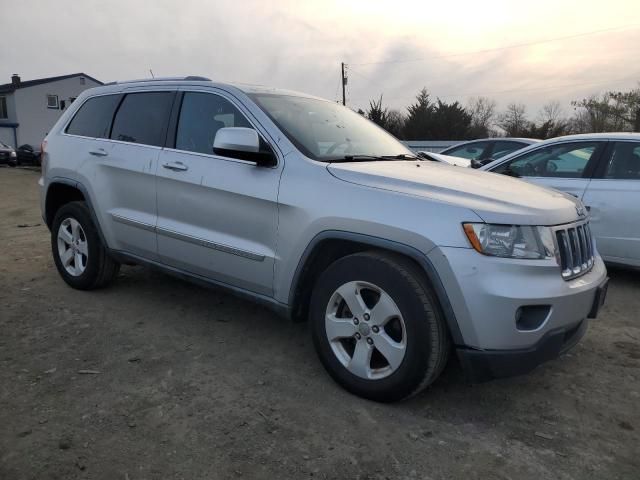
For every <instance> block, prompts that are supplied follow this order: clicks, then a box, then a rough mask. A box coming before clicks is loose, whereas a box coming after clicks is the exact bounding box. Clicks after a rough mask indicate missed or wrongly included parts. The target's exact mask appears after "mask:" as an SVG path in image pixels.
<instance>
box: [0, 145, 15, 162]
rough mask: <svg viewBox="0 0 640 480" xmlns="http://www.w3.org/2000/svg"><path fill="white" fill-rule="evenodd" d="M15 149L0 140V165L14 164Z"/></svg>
mask: <svg viewBox="0 0 640 480" xmlns="http://www.w3.org/2000/svg"><path fill="white" fill-rule="evenodd" d="M16 158H17V155H16V151H15V150H14V149H13V147H11V146H9V145H7V144H5V143H2V142H0V165H2V164H5V165H10V166H12V167H15V166H16Z"/></svg>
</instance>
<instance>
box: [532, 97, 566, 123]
mask: <svg viewBox="0 0 640 480" xmlns="http://www.w3.org/2000/svg"><path fill="white" fill-rule="evenodd" d="M538 121H539V122H540V123H546V122H550V123H553V124H558V123H560V122H563V121H566V120H565V113H564V109H563V108H562V106H561V105H560V102H558V101H557V100H550V101H549V102H547V103H545V104H544V105H543V106H542V108H541V109H540V111H539V112H538Z"/></svg>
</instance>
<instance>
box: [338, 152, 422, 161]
mask: <svg viewBox="0 0 640 480" xmlns="http://www.w3.org/2000/svg"><path fill="white" fill-rule="evenodd" d="M389 160H421V159H420V158H419V157H416V156H413V155H407V154H406V153H401V154H399V155H360V154H358V155H345V156H344V157H340V158H334V159H330V160H326V161H327V162H329V163H348V162H371V161H374V162H375V161H378V162H385V161H389Z"/></svg>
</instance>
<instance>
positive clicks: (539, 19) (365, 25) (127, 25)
mask: <svg viewBox="0 0 640 480" xmlns="http://www.w3.org/2000/svg"><path fill="white" fill-rule="evenodd" d="M0 31H2V33H3V41H2V42H0V83H4V82H9V81H10V76H11V74H13V73H17V74H19V75H20V76H21V78H22V79H23V80H29V79H33V78H40V77H48V76H55V75H64V74H68V73H76V72H84V73H86V74H88V75H91V76H93V77H95V78H98V79H99V80H101V81H104V82H108V81H112V80H124V79H132V78H145V77H149V76H150V72H149V70H150V69H152V70H153V73H154V74H155V75H156V76H176V75H204V76H207V77H209V78H212V79H215V80H219V81H232V82H240V83H252V84H261V85H269V86H274V87H281V88H287V89H292V90H299V91H303V92H306V93H311V94H313V95H317V96H320V97H324V98H328V99H332V100H337V99H340V98H341V90H340V63H341V62H345V63H346V64H347V75H348V84H347V104H348V105H349V106H351V107H352V108H355V109H357V108H363V109H366V107H367V106H368V104H369V101H370V100H371V99H374V98H378V97H379V96H380V95H382V96H383V104H384V105H386V106H388V107H391V108H398V109H401V110H403V109H405V108H406V106H407V105H409V104H410V103H411V102H412V100H413V99H414V97H415V95H416V94H417V92H418V91H419V90H420V89H421V88H423V87H426V88H427V89H428V90H429V92H430V94H431V96H432V97H434V98H436V97H439V98H442V100H445V101H454V100H457V101H460V102H461V103H463V104H466V103H467V102H468V101H469V99H470V98H471V97H473V96H477V95H483V96H488V97H491V98H493V99H495V100H496V101H497V102H498V108H499V109H500V108H504V107H505V106H506V105H507V104H508V103H509V102H521V103H524V104H525V105H526V106H527V108H528V112H529V114H530V116H534V115H535V112H537V110H539V108H540V107H541V106H542V105H543V104H545V103H547V102H548V101H551V100H557V101H560V102H561V104H562V105H563V106H564V107H565V109H566V110H567V112H569V111H570V109H571V107H570V101H571V100H574V99H580V98H583V97H585V96H587V95H589V94H591V93H598V92H601V91H606V90H624V89H630V88H633V87H635V86H637V85H638V82H639V81H640V61H638V60H639V58H640V0H607V1H606V2H604V1H602V0H581V1H570V0H536V1H528V2H523V1H521V0H511V1H502V0H484V1H479V0H475V1H463V0H449V1H446V2H430V1H426V0H421V1H408V0H407V1H404V0H393V1H387V0H350V1H347V0H343V1H333V0H323V1H314V0H299V1H289V0H278V1H276V0H274V1H270V0H233V1H227V0H179V1H176V0H147V1H138V0H126V1H123V0H100V1H97V0H75V1H69V0H44V1H36V0H20V1H19V2H16V1H15V0H0Z"/></svg>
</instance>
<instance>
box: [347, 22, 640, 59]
mask: <svg viewBox="0 0 640 480" xmlns="http://www.w3.org/2000/svg"><path fill="white" fill-rule="evenodd" d="M638 26H640V24H637V23H635V24H630V25H624V26H619V27H612V28H605V29H601V30H592V31H590V32H583V33H576V34H574V35H565V36H561V37H554V38H547V39H544V40H536V41H532V42H524V43H516V44H513V45H505V46H503V47H495V48H485V49H482V50H473V51H469V52H461V53H450V54H445V55H434V56H431V57H424V58H413V59H403V60H386V61H380V62H365V63H350V65H355V66H365V65H383V64H392V63H410V62H424V61H428V60H434V59H438V58H451V57H460V56H464V55H476V54H480V53H489V52H497V51H500V50H509V49H513V48H522V47H530V46H533V45H540V44H544V43H551V42H557V41H561V40H569V39H572V38H580V37H586V36H590V35H598V34H600V33H606V32H612V31H616V30H625V29H629V28H637V27H638Z"/></svg>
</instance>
